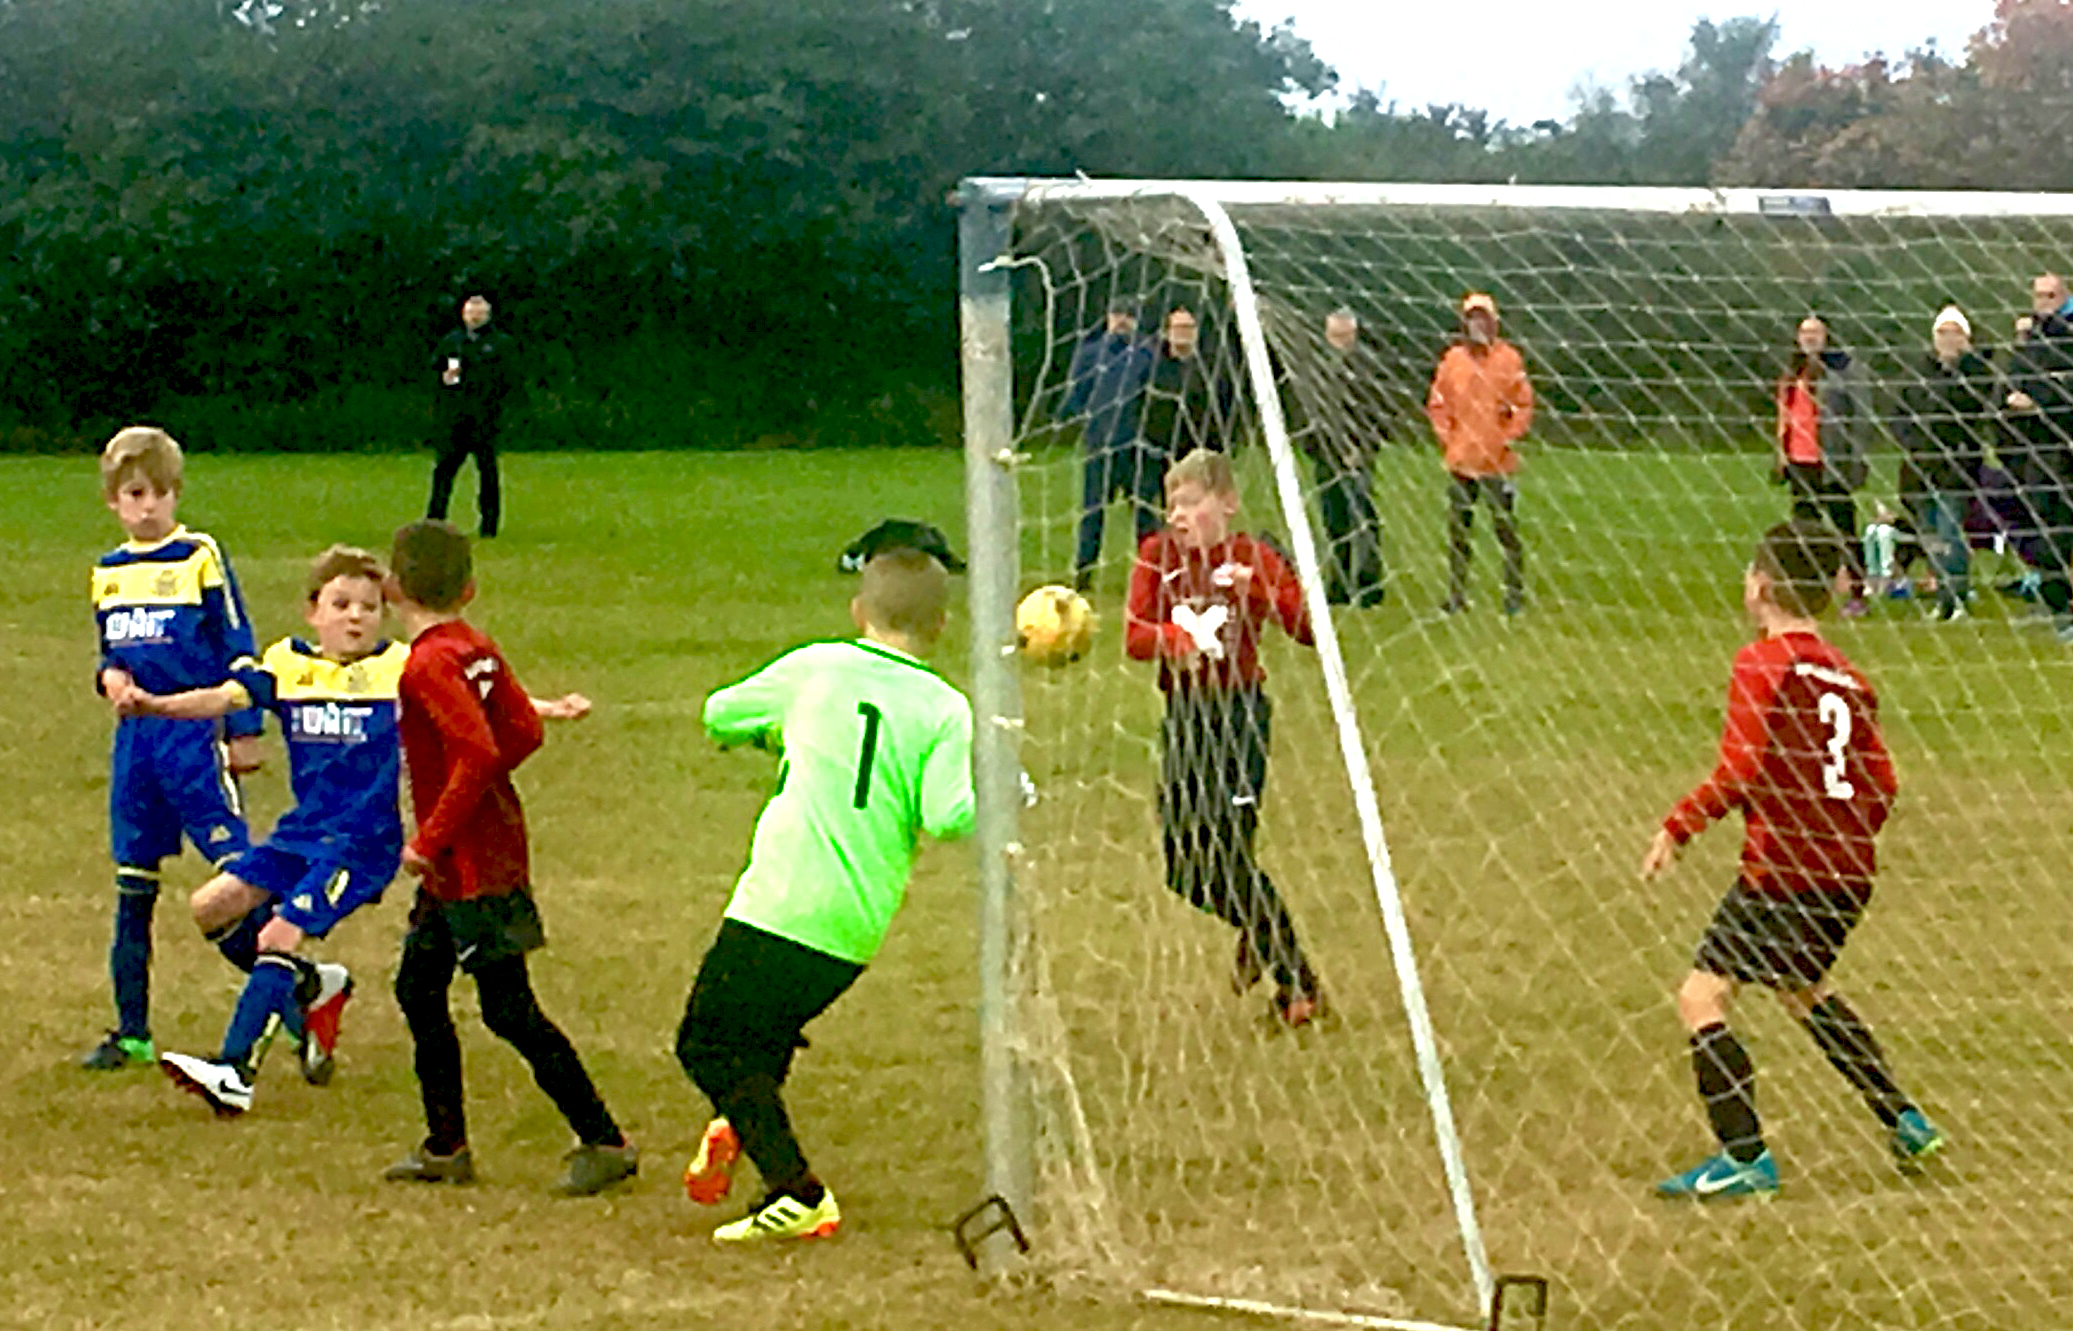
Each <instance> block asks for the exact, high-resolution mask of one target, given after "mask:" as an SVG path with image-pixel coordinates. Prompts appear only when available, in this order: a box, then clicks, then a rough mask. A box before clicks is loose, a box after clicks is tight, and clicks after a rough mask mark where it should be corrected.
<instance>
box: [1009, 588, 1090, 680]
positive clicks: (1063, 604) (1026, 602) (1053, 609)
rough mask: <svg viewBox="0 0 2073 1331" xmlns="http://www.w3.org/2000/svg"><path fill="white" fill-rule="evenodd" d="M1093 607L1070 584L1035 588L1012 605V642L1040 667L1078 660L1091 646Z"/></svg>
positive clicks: (1065, 663) (1060, 664)
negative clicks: (1013, 618)
mask: <svg viewBox="0 0 2073 1331" xmlns="http://www.w3.org/2000/svg"><path fill="white" fill-rule="evenodd" d="M1095 624H1096V620H1095V615H1094V607H1093V606H1091V605H1088V604H1087V598H1086V597H1084V596H1082V595H1080V594H1079V593H1078V592H1076V591H1074V590H1073V589H1072V588H1070V587H1059V586H1050V587H1039V588H1037V589H1036V590H1035V591H1033V592H1031V593H1030V594H1029V595H1027V596H1025V597H1023V598H1022V604H1020V605H1018V606H1016V607H1015V641H1016V645H1017V646H1018V647H1020V648H1021V651H1022V655H1023V656H1024V657H1025V658H1026V659H1027V660H1029V661H1031V662H1032V663H1034V664H1036V665H1041V666H1062V665H1067V664H1070V663H1071V662H1074V661H1077V660H1079V659H1080V658H1081V657H1083V656H1085V655H1086V654H1087V649H1088V648H1089V647H1092V646H1093V645H1094V629H1095Z"/></svg>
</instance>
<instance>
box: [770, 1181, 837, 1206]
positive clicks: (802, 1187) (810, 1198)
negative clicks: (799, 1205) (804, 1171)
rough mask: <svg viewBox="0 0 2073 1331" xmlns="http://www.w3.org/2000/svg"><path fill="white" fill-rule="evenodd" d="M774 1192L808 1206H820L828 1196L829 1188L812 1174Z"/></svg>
mask: <svg viewBox="0 0 2073 1331" xmlns="http://www.w3.org/2000/svg"><path fill="white" fill-rule="evenodd" d="M773 1191H776V1192H781V1193H783V1194H785V1195H786V1196H787V1197H791V1198H793V1199H794V1200H796V1201H800V1202H804V1203H805V1204H806V1205H808V1206H819V1205H820V1204H821V1199H822V1198H824V1197H826V1196H827V1195H828V1190H827V1188H826V1187H824V1186H823V1185H822V1184H821V1181H820V1180H819V1179H817V1178H815V1177H814V1176H813V1175H811V1174H808V1175H807V1176H806V1177H805V1178H802V1179H800V1180H799V1181H798V1182H796V1183H789V1184H786V1185H785V1186H784V1187H782V1188H776V1189H773Z"/></svg>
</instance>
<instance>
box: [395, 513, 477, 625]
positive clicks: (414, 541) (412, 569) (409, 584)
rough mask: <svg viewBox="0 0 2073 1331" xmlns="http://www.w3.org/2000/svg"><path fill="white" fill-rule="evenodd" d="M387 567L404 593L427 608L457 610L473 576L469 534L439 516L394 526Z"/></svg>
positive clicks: (406, 596) (473, 566) (465, 595)
mask: <svg viewBox="0 0 2073 1331" xmlns="http://www.w3.org/2000/svg"><path fill="white" fill-rule="evenodd" d="M389 568H390V570H391V572H392V573H393V574H394V575H395V578H396V585H397V587H398V588H399V589H400V590H401V591H402V593H403V595H404V597H405V598H406V599H408V600H411V601H415V602H416V603H417V604H419V605H421V606H423V607H424V608H425V609H427V610H456V609H459V608H460V605H461V603H462V602H463V601H464V600H466V599H467V593H468V584H469V582H470V581H471V580H472V579H473V578H474V576H475V564H474V557H473V556H472V555H471V554H470V553H469V548H468V537H467V535H466V534H465V533H463V532H462V531H461V529H460V528H459V527H456V526H454V525H453V524H452V523H451V522H445V521H442V520H440V519H438V518H420V519H419V520H418V521H416V522H410V523H405V524H404V525H403V526H401V527H398V528H397V529H396V539H395V543H394V544H393V546H392V547H391V548H390V551H389Z"/></svg>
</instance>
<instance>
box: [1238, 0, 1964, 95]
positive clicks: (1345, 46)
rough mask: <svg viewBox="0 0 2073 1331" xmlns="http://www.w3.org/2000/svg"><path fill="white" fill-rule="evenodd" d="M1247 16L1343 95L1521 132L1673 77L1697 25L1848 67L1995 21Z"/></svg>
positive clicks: (1793, 9) (1277, 9)
mask: <svg viewBox="0 0 2073 1331" xmlns="http://www.w3.org/2000/svg"><path fill="white" fill-rule="evenodd" d="M1237 7H1238V11H1239V13H1240V14H1242V15H1243V16H1245V17H1247V18H1252V19H1257V20H1259V21H1261V22H1263V23H1267V24H1270V25H1271V24H1273V23H1275V22H1277V21H1279V20H1281V19H1284V18H1292V19H1294V20H1295V23H1296V31H1297V32H1299V33H1301V34H1302V35H1303V36H1304V37H1306V38H1308V39H1309V41H1310V44H1311V45H1312V46H1313V47H1314V48H1316V50H1317V53H1318V54H1319V55H1320V56H1322V57H1323V58H1324V60H1325V62H1326V63H1328V64H1330V65H1331V66H1332V67H1334V68H1335V69H1337V70H1338V71H1339V77H1340V80H1341V82H1342V85H1343V86H1346V87H1348V88H1350V87H1352V86H1354V85H1360V86H1365V87H1370V88H1378V89H1380V90H1381V92H1382V96H1383V100H1384V101H1395V102H1398V103H1400V104H1402V105H1403V106H1405V107H1407V108H1410V107H1422V106H1424V105H1426V104H1427V103H1431V102H1462V103H1465V104H1467V105H1470V106H1480V107H1484V108H1487V109H1488V110H1490V111H1492V112H1494V113H1495V114H1497V115H1498V116H1500V117H1502V118H1503V119H1505V120H1509V121H1511V122H1512V123H1513V124H1516V125H1530V124H1532V123H1533V122H1534V121H1536V120H1540V119H1544V118H1552V119H1561V118H1563V117H1565V116H1566V115H1567V114H1568V113H1569V110H1570V102H1569V90H1570V89H1571V88H1572V87H1574V86H1576V84H1577V83H1578V82H1579V81H1580V80H1583V79H1587V78H1589V79H1595V80H1596V81H1598V82H1600V83H1604V84H1607V85H1608V86H1610V87H1613V88H1615V89H1618V90H1620V91H1622V92H1623V91H1625V88H1626V81H1627V79H1628V78H1629V77H1631V76H1632V75H1635V74H1640V73H1644V72H1646V71H1648V70H1652V69H1671V68H1674V67H1675V66H1676V64H1677V62H1678V60H1679V58H1680V56H1681V55H1682V53H1683V50H1684V41H1685V38H1686V37H1687V36H1688V35H1690V33H1691V25H1692V24H1693V23H1694V22H1695V21H1697V20H1699V19H1702V18H1710V19H1712V20H1713V21H1714V22H1716V23H1718V22H1723V21H1725V20H1727V19H1730V18H1734V17H1737V16H1739V15H1745V14H1748V15H1757V16H1766V17H1767V16H1770V15H1772V14H1775V15H1776V16H1777V18H1778V20H1779V25H1780V27H1781V29H1782V30H1783V31H1782V35H1781V40H1780V43H1779V47H1778V49H1779V51H1780V52H1781V53H1783V52H1790V51H1797V50H1801V49H1805V48H1812V49H1813V50H1814V51H1815V53H1816V54H1818V55H1819V56H1820V57H1821V59H1822V60H1823V62H1825V63H1828V64H1845V63H1849V62H1851V61H1854V60H1858V59H1861V58H1862V57H1863V56H1864V55H1865V54H1866V53H1868V52H1871V51H1880V50H1883V51H1885V52H1886V53H1888V54H1890V55H1899V54H1902V53H1903V52H1905V51H1907V50H1908V49H1909V48H1910V47H1915V46H1920V45H1922V44H1923V43H1924V42H1926V41H1927V40H1928V39H1929V38H1932V37H1933V38H1935V39H1936V42H1937V45H1938V46H1939V47H1941V48H1943V49H1944V50H1945V51H1948V52H1950V53H1951V54H1953V55H1957V54H1960V53H1962V52H1963V51H1964V49H1965V42H1966V39H1967V38H1969V37H1970V36H1971V35H1972V34H1973V33H1974V32H1976V31H1978V30H1979V29H1980V28H1982V27H1984V26H1986V24H1987V21H1988V20H1989V19H1991V18H1992V17H1993V10H1994V5H1993V0H1777V2H1776V3H1774V4H1771V5H1763V4H1756V3H1750V4H1741V5H1737V4H1732V3H1730V4H1728V5H1725V6H1723V5H1719V4H1708V3H1704V0H1569V2H1568V3H1561V2H1560V0H1471V2H1470V3H1466V4H1464V3H1459V0H1454V2H1451V3H1450V0H1238V6H1237Z"/></svg>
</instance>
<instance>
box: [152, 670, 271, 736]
mask: <svg viewBox="0 0 2073 1331" xmlns="http://www.w3.org/2000/svg"><path fill="white" fill-rule="evenodd" d="M279 697H280V694H279V692H278V690H277V688H276V685H275V680H274V675H273V671H272V670H271V669H269V668H268V666H267V665H266V663H264V662H244V663H241V664H240V665H238V666H237V667H236V668H235V669H234V670H232V672H231V676H230V678H229V679H226V680H224V681H223V682H222V683H221V684H218V685H216V686H214V687H213V688H206V689H188V690H186V691H185V692H182V693H165V694H157V693H146V692H145V691H144V690H142V689H140V688H137V687H136V686H135V685H134V684H133V685H131V686H130V688H129V690H128V692H127V693H126V695H125V696H124V697H123V699H122V701H121V710H122V711H123V712H124V714H126V715H130V716H163V717H169V718H171V719H173V720H175V721H213V720H215V719H216V718H217V717H221V716H231V715H234V714H236V713H239V712H245V711H249V712H251V714H252V715H254V716H257V717H261V718H262V719H263V718H264V717H265V715H266V712H267V711H268V710H269V709H271V708H272V707H273V706H274V704H275V702H276V700H277V699H278V698H279Z"/></svg>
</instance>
